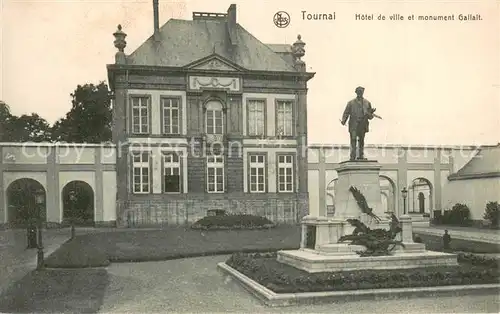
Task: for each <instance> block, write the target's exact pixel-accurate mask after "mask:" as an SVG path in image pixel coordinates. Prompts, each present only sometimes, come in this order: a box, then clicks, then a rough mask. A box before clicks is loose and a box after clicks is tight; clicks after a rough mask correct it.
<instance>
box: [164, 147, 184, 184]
mask: <svg viewBox="0 0 500 314" xmlns="http://www.w3.org/2000/svg"><path fill="white" fill-rule="evenodd" d="M163 192H165V193H180V192H181V161H180V156H179V154H178V153H177V152H165V153H163Z"/></svg>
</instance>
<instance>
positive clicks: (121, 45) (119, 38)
mask: <svg viewBox="0 0 500 314" xmlns="http://www.w3.org/2000/svg"><path fill="white" fill-rule="evenodd" d="M113 36H115V41H114V44H115V47H116V48H117V49H118V52H117V53H116V55H115V61H116V63H125V52H123V50H124V49H125V47H127V42H126V41H125V37H127V34H125V32H123V31H122V26H121V25H120V24H118V30H117V31H116V32H114V33H113Z"/></svg>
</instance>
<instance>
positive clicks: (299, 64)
mask: <svg viewBox="0 0 500 314" xmlns="http://www.w3.org/2000/svg"><path fill="white" fill-rule="evenodd" d="M305 45H306V43H305V42H303V41H302V36H300V35H297V40H296V41H295V42H294V43H293V45H292V55H293V59H294V62H295V65H296V68H297V70H299V71H305V62H304V61H302V60H301V59H300V58H302V57H303V56H304V55H305V53H306V50H305V49H304V46H305Z"/></svg>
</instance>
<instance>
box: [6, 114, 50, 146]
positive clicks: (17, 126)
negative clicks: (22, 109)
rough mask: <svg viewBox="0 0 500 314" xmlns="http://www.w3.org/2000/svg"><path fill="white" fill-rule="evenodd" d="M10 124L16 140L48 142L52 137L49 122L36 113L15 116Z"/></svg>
mask: <svg viewBox="0 0 500 314" xmlns="http://www.w3.org/2000/svg"><path fill="white" fill-rule="evenodd" d="M10 125H11V130H12V131H13V132H12V134H13V135H14V139H15V140H14V142H48V141H50V139H51V136H50V131H51V128H50V125H49V123H48V122H47V121H46V120H45V119H44V118H42V117H40V116H39V115H38V114H36V113H32V114H31V115H26V114H23V115H22V116H20V117H15V116H14V117H13V118H12V120H11V121H10Z"/></svg>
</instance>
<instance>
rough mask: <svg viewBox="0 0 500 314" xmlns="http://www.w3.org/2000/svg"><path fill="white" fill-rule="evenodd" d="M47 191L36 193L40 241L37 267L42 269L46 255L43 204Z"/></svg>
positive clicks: (38, 242) (38, 243)
mask: <svg viewBox="0 0 500 314" xmlns="http://www.w3.org/2000/svg"><path fill="white" fill-rule="evenodd" d="M44 194H45V191H37V192H36V194H35V206H36V207H37V209H38V239H37V240H38V241H37V249H38V250H37V255H36V261H37V263H36V265H37V266H36V268H37V269H42V268H43V267H44V256H43V241H42V239H43V236H42V225H43V222H42V205H43V203H44V201H45V200H44V196H45V195H44Z"/></svg>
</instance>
